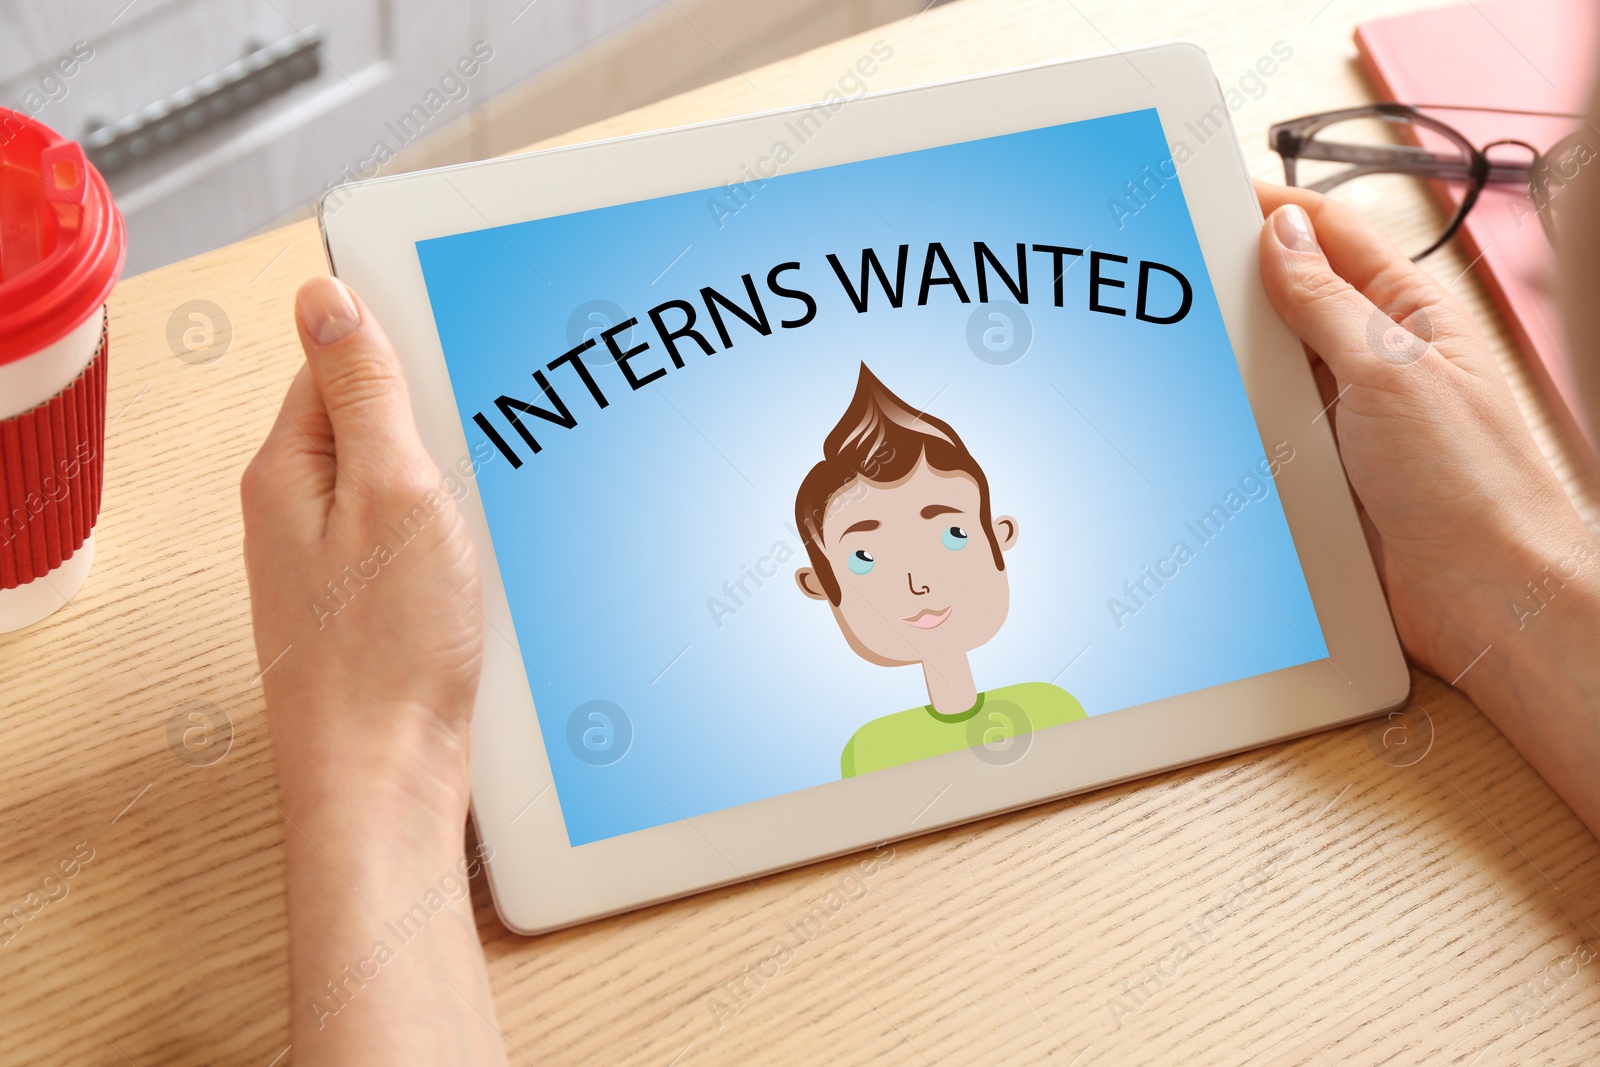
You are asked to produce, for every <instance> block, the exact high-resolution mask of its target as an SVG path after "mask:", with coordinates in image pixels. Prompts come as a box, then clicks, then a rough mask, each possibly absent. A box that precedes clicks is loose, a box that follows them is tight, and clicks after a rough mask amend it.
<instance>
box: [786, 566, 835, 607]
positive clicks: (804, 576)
mask: <svg viewBox="0 0 1600 1067" xmlns="http://www.w3.org/2000/svg"><path fill="white" fill-rule="evenodd" d="M794 584H796V585H798V586H799V587H800V591H801V592H802V593H804V594H805V595H806V596H808V597H810V598H811V599H812V600H826V599H828V594H827V592H826V591H825V590H824V589H823V588H822V582H821V580H820V579H818V577H817V572H816V569H815V568H812V567H801V568H800V569H799V570H797V571H795V572H794Z"/></svg>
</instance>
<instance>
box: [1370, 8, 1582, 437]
mask: <svg viewBox="0 0 1600 1067" xmlns="http://www.w3.org/2000/svg"><path fill="white" fill-rule="evenodd" d="M1597 32H1600V9H1597V6H1596V5H1595V4H1594V3H1592V2H1588V0H1477V2H1475V3H1467V4H1458V5H1453V6H1450V7H1443V8H1437V9H1434V10H1431V11H1418V12H1413V13H1411V14H1408V15H1400V16H1396V17H1394V18H1386V19H1378V20H1375V21H1372V22H1365V23H1362V24H1361V25H1359V26H1358V27H1356V33H1355V41H1356V47H1357V49H1358V50H1359V51H1360V54H1361V61H1362V65H1363V66H1364V67H1365V68H1366V71H1367V75H1368V77H1370V78H1371V79H1372V81H1373V83H1374V85H1375V86H1376V87H1377V89H1378V91H1379V93H1380V94H1381V95H1382V97H1383V98H1384V99H1386V100H1394V101H1398V102H1401V103H1407V104H1456V105H1472V106H1478V107H1499V108H1526V109H1530V110H1537V111H1568V112H1579V113H1581V112H1583V111H1584V109H1585V106H1586V104H1587V100H1588V95H1589V90H1590V85H1591V77H1592V73H1591V72H1592V71H1593V70H1594V66H1593V64H1594V59H1595V53H1594V43H1595V35H1596V33H1597ZM1429 114H1431V115H1433V116H1435V117H1437V118H1439V119H1442V120H1443V121H1445V122H1447V123H1449V124H1450V125H1452V126H1454V127H1455V128H1456V129H1458V130H1460V131H1461V132H1462V133H1463V134H1464V135H1466V137H1467V139H1468V140H1470V141H1471V142H1472V143H1473V144H1475V145H1477V146H1479V147H1480V148H1481V147H1482V146H1483V145H1485V144H1487V143H1488V142H1490V141H1496V140H1501V139H1503V138H1508V137H1511V138H1517V139H1519V140H1523V141H1527V142H1528V143H1530V144H1532V145H1534V146H1536V147H1538V148H1539V149H1541V150H1545V149H1548V148H1550V147H1551V146H1552V145H1553V144H1554V143H1555V142H1556V141H1557V140H1559V139H1560V138H1562V137H1564V136H1565V135H1567V134H1568V133H1570V132H1572V131H1573V129H1575V128H1576V127H1575V126H1574V123H1573V120H1565V119H1552V118H1543V117H1538V116H1523V115H1504V114H1492V113H1483V112H1473V111H1436V112H1429ZM1497 158H1499V157H1498V156H1497ZM1507 158H1509V157H1507ZM1461 191H1462V190H1461V189H1460V187H1459V186H1447V185H1444V184H1442V183H1440V184H1438V186H1437V192H1438V194H1439V195H1440V196H1441V198H1444V199H1445V200H1446V201H1447V203H1448V206H1449V207H1450V208H1451V209H1454V208H1455V207H1457V206H1459V203H1460V195H1461ZM1533 211H1534V206H1533V204H1532V202H1531V200H1530V198H1529V197H1528V194H1527V190H1526V189H1520V188H1519V189H1512V188H1509V187H1504V186H1488V187H1486V188H1485V189H1484V191H1483V194H1482V197H1481V198H1480V199H1479V202H1478V204H1477V205H1476V206H1474V207H1473V209H1472V213H1471V214H1469V215H1468V216H1467V218H1466V222H1465V223H1464V224H1463V226H1462V229H1461V231H1460V232H1459V233H1458V235H1457V237H1456V240H1458V241H1460V242H1462V247H1463V250H1464V251H1465V252H1466V253H1467V256H1468V258H1469V259H1475V260H1476V263H1475V265H1474V269H1475V270H1477V271H1478V274H1479V277H1480V278H1481V279H1482V281H1483V283H1484V286H1485V287H1486V288H1487V289H1488V291H1489V295H1490V296H1491V297H1492V298H1493V300H1494V302H1495V303H1496V305H1498V307H1499V309H1500V313H1501V315H1502V316H1503V317H1504V319H1505V322H1506V325H1507V327H1508V328H1509V330H1510V332H1511V335H1512V337H1513V339H1514V340H1515V341H1516V344H1517V346H1518V347H1519V348H1520V349H1521V350H1522V353H1523V355H1524V357H1525V358H1526V360H1527V363H1528V365H1529V367H1530V368H1531V369H1532V370H1533V374H1534V378H1535V379H1536V380H1537V381H1538V383H1539V386H1540V388H1541V389H1543V390H1544V393H1545V396H1546V398H1547V400H1548V401H1549V403H1550V405H1551V407H1552V409H1553V410H1554V412H1555V414H1556V417H1557V418H1558V419H1559V420H1560V422H1561V423H1562V424H1563V426H1564V428H1565V429H1566V431H1567V433H1568V436H1569V438H1570V439H1571V441H1572V442H1573V443H1574V444H1575V445H1579V446H1580V448H1579V451H1580V452H1584V451H1586V452H1587V458H1588V459H1589V460H1590V461H1591V463H1593V462H1594V461H1595V459H1596V456H1597V452H1596V443H1597V438H1596V435H1595V427H1594V426H1593V425H1592V424H1591V421H1590V420H1589V418H1588V415H1587V413H1586V410H1585V406H1584V403H1583V398H1582V396H1581V394H1580V393H1579V392H1578V388H1577V383H1576V381H1575V380H1574V378H1573V374H1572V364H1571V359H1570V354H1569V352H1568V349H1567V346H1566V341H1565V338H1564V335H1563V332H1562V321H1561V311H1560V306H1559V303H1558V296H1559V294H1558V292H1557V289H1556V278H1557V274H1556V264H1555V254H1554V252H1553V251H1552V250H1551V248H1550V244H1549V241H1548V240H1547V239H1546V238H1545V235H1544V229H1543V226H1542V225H1541V223H1540V220H1539V218H1538V217H1537V216H1536V215H1535V214H1534V213H1533ZM1583 446H1587V447H1586V449H1585V448H1584V447H1583Z"/></svg>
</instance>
